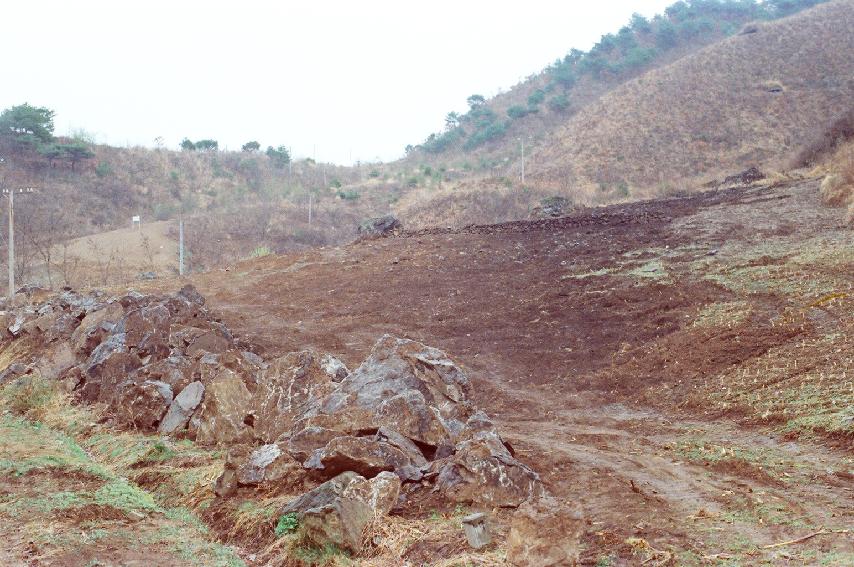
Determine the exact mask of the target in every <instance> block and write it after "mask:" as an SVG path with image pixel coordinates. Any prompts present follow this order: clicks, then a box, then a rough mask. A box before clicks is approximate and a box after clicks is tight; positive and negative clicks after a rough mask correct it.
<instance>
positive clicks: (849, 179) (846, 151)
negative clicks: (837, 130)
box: [821, 142, 854, 224]
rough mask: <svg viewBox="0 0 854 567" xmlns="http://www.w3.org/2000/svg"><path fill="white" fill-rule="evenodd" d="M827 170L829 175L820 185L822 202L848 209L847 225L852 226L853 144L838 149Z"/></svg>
mask: <svg viewBox="0 0 854 567" xmlns="http://www.w3.org/2000/svg"><path fill="white" fill-rule="evenodd" d="M828 169H829V170H830V173H829V174H828V175H827V176H826V177H825V178H824V181H822V183H821V198H822V201H823V202H824V203H825V204H826V205H830V206H832V207H848V216H847V220H848V223H849V224H854V142H849V143H848V144H846V145H845V146H843V147H841V148H839V150H838V151H837V152H836V153H835V154H834V156H833V158H832V159H831V160H830V164H829V167H828Z"/></svg>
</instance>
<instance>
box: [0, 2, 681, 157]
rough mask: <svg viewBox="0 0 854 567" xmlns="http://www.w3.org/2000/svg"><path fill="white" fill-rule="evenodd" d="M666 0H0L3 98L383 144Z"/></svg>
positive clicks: (137, 122) (101, 117)
mask: <svg viewBox="0 0 854 567" xmlns="http://www.w3.org/2000/svg"><path fill="white" fill-rule="evenodd" d="M673 1H674V0H639V1H634V2H629V1H623V0H599V1H596V2H589V1H581V2H566V1H564V2H556V1H554V0H551V1H548V0H527V1H524V2H518V1H516V2H500V1H466V0H457V1H455V2H452V1H446V0H434V1H430V2H412V1H410V2H406V1H402V0H396V1H393V0H375V1H374V0H366V1H363V2H353V1H349V2H348V1H343V0H342V1H332V0H315V1H311V2H308V1H306V2H283V1H279V2H273V1H268V2H261V1H251V0H232V1H230V2H217V1H211V0H208V1H203V2H202V1H198V2H197V1H187V0H171V1H161V0H145V1H143V2H133V3H131V2H122V1H116V0H112V1H103V2H102V1H90V0H79V1H77V2H68V1H55V2H48V1H39V0H28V1H24V0H13V1H10V2H3V3H2V4H0V18H2V22H3V26H2V28H3V31H2V32H0V53H2V64H0V69H2V79H0V81H2V87H0V108H8V107H9V106H12V105H14V104H20V103H22V102H29V103H30V104H35V105H39V106H47V107H49V108H52V109H54V110H55V111H56V113H57V116H56V126H57V130H56V131H57V134H64V133H67V132H69V131H70V130H71V129H75V128H84V129H85V130H87V131H88V132H91V133H93V134H95V136H96V139H97V140H98V141H99V142H102V143H110V144H114V145H126V144H131V145H137V144H139V145H145V146H153V145H154V139H155V138H157V137H158V136H160V137H163V139H164V140H165V143H166V145H167V146H169V147H173V148H174V147H177V145H178V143H179V142H180V140H181V139H182V138H183V137H184V136H187V137H189V138H191V139H193V140H197V139H200V138H214V139H216V140H218V141H219V143H220V147H221V148H223V147H228V148H229V149H238V148H239V147H240V145H242V144H243V143H244V142H246V141H249V140H253V139H254V140H258V141H259V142H260V143H261V145H262V146H263V147H266V146H268V145H280V144H284V145H288V146H291V147H292V148H293V151H294V153H295V154H296V155H297V156H300V157H312V155H315V154H316V157H317V159H318V160H323V161H334V162H338V163H350V162H351V160H352V161H356V160H375V159H378V158H379V159H382V160H390V159H395V158H397V157H399V156H400V155H401V154H402V153H403V147H404V146H405V145H406V144H410V143H411V144H416V143H419V142H420V141H422V140H423V139H424V138H425V137H426V136H427V135H428V134H429V133H430V132H432V131H436V130H439V129H441V127H442V126H443V123H444V120H443V119H444V116H445V114H446V113H447V112H449V111H451V110H464V109H465V108H466V104H465V99H466V97H468V96H469V95H470V94H473V93H480V94H483V95H486V96H489V95H493V94H495V93H496V92H498V90H499V89H504V90H506V89H508V88H509V87H511V86H512V85H514V84H516V83H517V82H519V81H520V80H521V79H522V78H524V77H526V76H528V75H530V74H532V73H535V72H538V71H539V70H541V69H542V68H543V67H545V66H546V65H547V64H549V63H550V62H552V61H554V60H555V59H556V58H557V57H561V56H563V55H564V54H565V53H566V52H568V51H569V49H570V48H573V47H577V48H579V49H584V50H586V49H589V48H590V46H591V45H592V44H593V43H594V42H595V41H596V40H597V39H598V38H599V36H600V35H602V34H603V33H608V32H616V31H617V30H618V29H619V27H620V26H622V25H624V24H625V23H627V22H628V20H629V18H630V16H631V14H632V13H633V12H640V13H642V14H644V15H646V16H651V15H653V14H655V13H660V12H661V11H663V9H664V8H665V7H666V6H667V5H669V4H671V3H673Z"/></svg>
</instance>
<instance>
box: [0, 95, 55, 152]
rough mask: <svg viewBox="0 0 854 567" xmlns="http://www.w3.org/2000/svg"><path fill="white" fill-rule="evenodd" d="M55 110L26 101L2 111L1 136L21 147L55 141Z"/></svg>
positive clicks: (0, 114)
mask: <svg viewBox="0 0 854 567" xmlns="http://www.w3.org/2000/svg"><path fill="white" fill-rule="evenodd" d="M55 114H56V113H55V112H54V111H53V110H50V109H49V108H45V107H42V106H32V105H31V104H28V103H26V102H25V103H24V104H19V105H17V106H13V107H11V108H7V109H6V110H4V111H3V112H2V113H0V137H2V138H3V139H6V140H9V141H11V142H13V143H15V144H16V145H18V146H19V147H27V146H29V147H33V146H38V145H39V144H46V143H50V142H52V141H53V127H54V126H53V118H54V116H55Z"/></svg>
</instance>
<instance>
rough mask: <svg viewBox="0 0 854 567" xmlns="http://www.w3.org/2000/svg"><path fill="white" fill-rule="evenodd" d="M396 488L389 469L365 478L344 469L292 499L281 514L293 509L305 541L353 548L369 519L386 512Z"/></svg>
mask: <svg viewBox="0 0 854 567" xmlns="http://www.w3.org/2000/svg"><path fill="white" fill-rule="evenodd" d="M399 492H400V480H399V479H398V478H397V477H396V476H395V475H394V474H392V473H388V472H385V473H380V475H378V476H377V477H375V478H373V479H371V480H366V479H365V478H363V477H361V476H359V475H358V474H356V473H353V472H345V473H342V474H340V475H338V476H337V477H335V478H333V479H331V480H328V481H326V482H325V483H323V484H321V485H320V486H318V487H317V488H315V489H314V490H311V491H309V492H307V493H306V494H303V495H302V496H300V497H299V498H297V499H296V500H294V501H292V502H291V503H289V504H288V505H287V506H285V507H284V508H283V509H282V514H288V513H296V514H297V517H298V519H299V525H300V532H301V534H302V536H303V537H305V538H306V539H308V540H309V541H312V542H314V543H315V544H317V545H320V546H323V545H326V544H333V545H337V546H339V547H341V548H343V549H347V550H350V551H353V552H356V551H359V550H360V549H361V547H362V540H363V537H364V535H365V533H364V532H365V529H366V528H367V527H368V525H369V524H370V522H371V521H372V520H373V519H374V518H375V517H378V516H384V515H386V514H388V511H389V510H391V507H392V506H394V504H395V503H396V502H397V497H398V494H399Z"/></svg>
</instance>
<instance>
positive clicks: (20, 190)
mask: <svg viewBox="0 0 854 567" xmlns="http://www.w3.org/2000/svg"><path fill="white" fill-rule="evenodd" d="M33 191H35V189H33V188H32V187H12V188H9V189H3V194H4V195H6V197H8V199H9V301H14V298H15V193H17V194H18V195H28V194H30V193H32V192H33Z"/></svg>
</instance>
